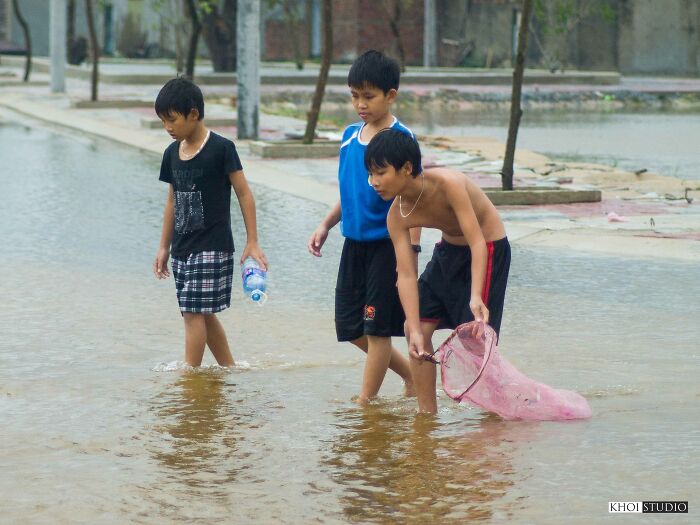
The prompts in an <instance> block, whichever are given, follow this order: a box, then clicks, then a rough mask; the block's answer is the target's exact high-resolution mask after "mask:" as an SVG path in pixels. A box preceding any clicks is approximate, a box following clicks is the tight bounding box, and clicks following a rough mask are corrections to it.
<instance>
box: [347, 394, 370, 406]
mask: <svg viewBox="0 0 700 525" xmlns="http://www.w3.org/2000/svg"><path fill="white" fill-rule="evenodd" d="M372 399H373V398H369V399H368V398H366V397H360V396H359V395H357V396H352V398H350V401H352V402H353V403H355V404H356V405H357V406H361V407H366V406H369V405H370V404H371V402H372Z"/></svg>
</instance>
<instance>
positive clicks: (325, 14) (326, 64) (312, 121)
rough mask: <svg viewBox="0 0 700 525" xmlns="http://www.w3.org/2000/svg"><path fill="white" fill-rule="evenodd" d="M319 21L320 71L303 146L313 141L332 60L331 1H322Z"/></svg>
mask: <svg viewBox="0 0 700 525" xmlns="http://www.w3.org/2000/svg"><path fill="white" fill-rule="evenodd" d="M321 19H322V23H323V43H322V44H321V45H322V51H321V71H320V73H319V74H318V80H317V81H316V92H315V93H314V98H313V101H312V102H311V109H310V110H309V115H308V119H307V121H306V132H305V133H304V140H303V143H304V144H311V143H312V142H313V141H314V134H315V133H316V124H317V123H318V116H319V113H320V112H321V102H323V94H324V92H325V90H326V83H327V82H328V71H329V70H330V68H331V59H332V58H333V8H332V6H331V0H322V3H321Z"/></svg>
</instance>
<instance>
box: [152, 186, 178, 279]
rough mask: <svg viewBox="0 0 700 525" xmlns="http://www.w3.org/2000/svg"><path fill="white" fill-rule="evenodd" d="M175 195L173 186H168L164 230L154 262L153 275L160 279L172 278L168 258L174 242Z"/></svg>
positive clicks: (161, 233) (164, 211)
mask: <svg viewBox="0 0 700 525" xmlns="http://www.w3.org/2000/svg"><path fill="white" fill-rule="evenodd" d="M174 207H175V193H174V191H173V185H172V184H168V197H167V199H166V200H165V209H164V210H163V228H162V230H161V232H160V245H159V246H158V252H157V253H156V259H155V261H154V262H153V273H154V274H155V276H156V277H157V278H158V279H165V278H167V277H170V272H169V271H168V258H169V256H170V244H171V243H172V240H173V223H174V222H175V211H174Z"/></svg>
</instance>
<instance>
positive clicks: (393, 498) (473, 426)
mask: <svg viewBox="0 0 700 525" xmlns="http://www.w3.org/2000/svg"><path fill="white" fill-rule="evenodd" d="M459 412H460V414H461V415H460V417H459V418H458V419H457V420H455V421H454V422H442V421H439V420H437V419H435V417H432V416H422V415H421V416H418V417H416V415H415V413H414V412H413V411H412V410H405V411H390V410H387V408H386V407H382V406H381V405H373V406H370V407H367V408H366V409H364V410H354V411H349V412H348V411H343V412H338V413H337V414H336V415H337V418H338V420H339V421H338V423H337V426H338V427H340V430H341V436H340V437H339V439H338V441H336V442H335V443H334V444H333V446H332V448H331V450H332V453H331V455H330V457H328V458H326V459H325V460H324V463H325V464H326V465H327V466H329V467H331V468H332V474H331V475H332V477H333V479H334V481H335V482H337V483H338V484H339V485H340V486H342V487H343V488H344V492H343V493H342V495H341V496H340V498H339V500H340V502H341V504H342V506H343V513H344V515H345V516H346V517H347V518H348V519H349V520H351V521H374V522H382V523H393V522H396V523H406V522H421V523H436V522H438V521H439V522H440V523H464V522H465V520H478V519H491V518H492V517H493V515H494V510H493V507H494V502H495V501H496V500H498V499H499V498H501V497H502V496H503V495H505V493H506V491H507V490H508V488H509V487H510V486H511V485H512V484H513V481H512V480H511V479H510V478H509V476H510V475H512V470H511V465H510V456H509V452H508V451H507V450H506V448H507V446H510V443H511V442H512V441H513V438H514V436H513V435H511V434H513V432H517V433H518V434H519V435H520V438H521V439H522V437H523V435H524V433H525V432H527V428H523V427H520V428H518V427H514V426H513V425H511V424H509V423H507V422H504V421H501V420H500V419H499V418H496V417H493V418H492V417H486V418H484V419H481V420H474V419H472V420H465V419H464V411H463V410H459ZM506 435H508V437H507V438H506ZM506 445H507V446H506Z"/></svg>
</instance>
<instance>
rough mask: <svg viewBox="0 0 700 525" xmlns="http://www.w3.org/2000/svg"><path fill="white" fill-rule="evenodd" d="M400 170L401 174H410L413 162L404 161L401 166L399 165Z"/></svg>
mask: <svg viewBox="0 0 700 525" xmlns="http://www.w3.org/2000/svg"><path fill="white" fill-rule="evenodd" d="M401 171H402V172H403V173H402V174H403V175H411V174H412V173H413V164H411V161H410V160H407V161H406V162H404V164H403V166H401Z"/></svg>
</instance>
